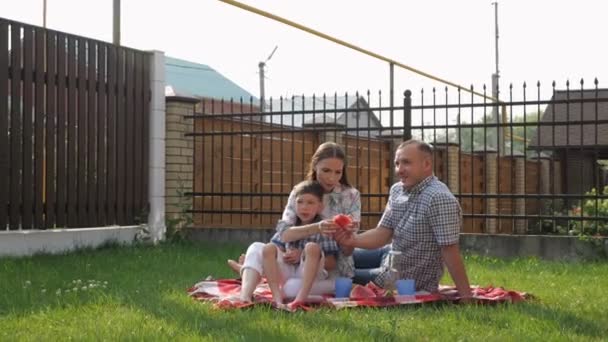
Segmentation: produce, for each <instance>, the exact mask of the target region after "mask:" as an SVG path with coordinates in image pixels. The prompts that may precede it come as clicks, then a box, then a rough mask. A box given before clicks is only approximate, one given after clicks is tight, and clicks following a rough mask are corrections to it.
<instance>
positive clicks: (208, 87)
mask: <svg viewBox="0 0 608 342" xmlns="http://www.w3.org/2000/svg"><path fill="white" fill-rule="evenodd" d="M165 77H166V89H165V93H166V95H174V96H188V97H205V98H214V99H222V98H223V99H225V100H230V98H232V99H234V100H235V101H238V100H239V99H241V98H242V99H243V101H246V102H249V99H250V98H251V97H253V99H254V100H253V101H254V103H258V102H259V100H258V99H257V98H256V97H254V96H253V95H252V94H251V93H249V92H248V91H247V90H245V89H243V88H241V87H240V86H238V85H237V84H236V83H234V82H232V81H231V80H229V79H227V78H226V77H224V76H223V75H222V74H220V73H219V72H217V71H216V70H214V69H213V68H211V67H209V66H207V65H204V64H200V63H194V62H189V61H185V60H182V59H178V58H173V57H169V56H166V57H165ZM169 87H170V88H169Z"/></svg>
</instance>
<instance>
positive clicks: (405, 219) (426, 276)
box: [336, 140, 471, 300]
mask: <svg viewBox="0 0 608 342" xmlns="http://www.w3.org/2000/svg"><path fill="white" fill-rule="evenodd" d="M395 171H396V173H397V175H398V176H399V178H400V182H398V183H396V184H394V185H393V186H392V187H391V190H390V195H389V199H388V204H387V206H386V209H385V210H384V214H383V215H382V218H381V219H380V222H379V223H378V226H377V227H376V228H374V229H371V230H369V231H366V232H364V233H362V234H358V235H354V234H349V233H348V232H344V233H339V234H337V235H336V240H337V241H338V242H339V243H340V244H342V245H345V246H352V247H359V248H365V249H374V248H379V247H382V246H384V245H386V244H387V243H391V242H392V249H393V250H396V251H400V252H401V253H402V255H401V256H398V257H397V258H396V260H395V265H396V269H397V271H398V272H399V278H401V279H414V280H415V281H416V289H417V290H426V291H429V292H436V291H437V287H438V285H439V280H440V279H441V276H442V274H443V264H444V263H445V265H446V266H447V269H448V271H449V272H450V275H451V276H452V279H453V280H454V283H455V284H456V288H457V289H458V292H459V294H460V297H461V298H463V299H465V300H467V299H468V298H470V297H471V289H470V287H469V280H468V278H467V274H466V271H465V268H464V264H463V262H462V258H461V256H460V248H459V246H458V242H459V233H460V226H461V218H462V212H461V209H460V205H459V203H458V201H457V200H456V198H455V197H454V195H452V193H451V192H450V190H449V188H448V187H447V186H446V185H445V184H443V183H442V182H441V181H439V180H438V179H437V177H435V176H434V175H433V150H432V147H431V146H430V145H428V144H427V143H425V142H423V141H419V140H408V141H405V142H403V143H401V144H400V145H399V146H398V147H397V150H396V151H395ZM384 266H385V267H384V271H383V272H381V273H380V274H379V275H378V276H377V277H376V278H375V279H374V280H373V282H374V283H375V284H376V285H379V286H382V287H388V286H389V285H390V282H391V274H390V272H389V270H388V267H386V266H388V265H387V264H386V263H385V265H384Z"/></svg>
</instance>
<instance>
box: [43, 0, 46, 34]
mask: <svg viewBox="0 0 608 342" xmlns="http://www.w3.org/2000/svg"><path fill="white" fill-rule="evenodd" d="M42 27H44V28H46V0H42Z"/></svg>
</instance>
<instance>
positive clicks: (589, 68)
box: [0, 0, 608, 103]
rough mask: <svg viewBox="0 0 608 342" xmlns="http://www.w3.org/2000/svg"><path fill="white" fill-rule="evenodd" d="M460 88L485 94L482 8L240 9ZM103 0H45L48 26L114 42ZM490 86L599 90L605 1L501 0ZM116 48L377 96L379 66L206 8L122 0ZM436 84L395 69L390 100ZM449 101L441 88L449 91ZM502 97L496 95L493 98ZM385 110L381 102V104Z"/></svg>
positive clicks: (490, 54) (275, 4) (35, 3)
mask: <svg viewBox="0 0 608 342" xmlns="http://www.w3.org/2000/svg"><path fill="white" fill-rule="evenodd" d="M242 2H243V3H246V4H248V5H250V6H253V7H257V8H259V9H262V10H264V11H267V12H271V13H273V14H275V15H278V16H281V17H284V18H286V19H289V20H291V21H295V22H297V23H299V24H302V25H305V26H308V27H310V28H313V29H315V30H317V31H321V32H323V33H325V34H328V35H330V36H334V37H336V38H338V39H341V40H344V41H347V42H349V43H351V44H354V45H356V46H359V47H361V48H364V49H367V50H371V51H373V52H375V53H377V54H380V55H383V56H385V57H388V58H391V59H393V60H396V61H398V62H400V63H403V64H406V65H408V66H411V67H413V68H416V69H419V70H422V71H424V72H426V73H429V74H433V75H435V76H437V77H440V78H443V79H447V80H449V81H451V82H453V83H457V84H460V85H462V86H464V87H467V88H468V87H469V86H471V85H473V86H474V87H475V89H476V90H481V88H482V86H483V85H484V84H487V85H488V86H489V85H490V80H491V74H492V73H493V72H494V69H495V47H494V42H495V31H494V7H493V6H492V1H490V0H467V1H450V0H443V1H440V0H425V1H420V0H417V1H410V0H374V1H370V0H367V1H361V0H331V1H328V0H307V1H287V0H242ZM42 3H43V1H42V0H19V1H14V0H13V1H11V0H0V17H4V18H8V19H12V20H17V21H21V22H26V23H29V24H35V25H42ZM112 3H113V1H112V0H80V1H77V0H47V6H48V10H47V26H48V27H49V28H52V29H56V30H60V31H64V32H68V33H73V34H78V35H82V36H87V37H92V38H96V39H100V40H104V41H111V40H112ZM498 12H499V30H500V32H499V34H500V39H499V63H500V65H499V69H500V75H501V78H500V86H501V89H503V90H506V88H507V87H508V86H509V84H513V87H514V88H513V89H514V90H513V91H514V98H520V97H521V96H523V95H522V94H523V91H522V88H523V87H522V85H523V83H524V82H526V83H527V85H528V90H527V91H528V94H527V97H528V98H535V97H536V90H535V89H534V87H535V86H536V83H537V82H538V81H540V82H541V85H542V88H541V93H542V95H541V97H545V96H546V95H547V94H549V95H550V92H551V82H552V81H555V82H556V86H557V88H558V89H564V88H565V87H566V85H565V83H566V81H567V80H570V82H571V88H574V89H579V88H580V79H581V78H584V79H585V87H592V86H593V79H594V78H596V77H597V78H598V80H599V86H600V87H604V88H607V87H608V86H605V84H608V64H607V61H608V44H606V34H607V33H608V20H605V15H606V13H608V2H606V1H601V0H597V1H592V0H579V1H555V0H554V1H548V0H502V1H499V5H498ZM121 16H122V25H121V43H122V44H123V45H126V46H129V47H133V48H136V49H142V50H160V51H164V52H165V53H166V54H167V55H170V56H172V57H177V58H181V59H186V60H189V61H193V62H198V63H202V64H206V65H209V66H210V67H212V68H214V69H216V70H217V71H219V72H220V73H222V74H223V75H224V76H226V77H228V78H229V79H231V80H232V81H234V82H235V83H237V84H239V85H240V86H241V87H243V88H245V89H246V90H248V91H249V92H250V93H252V94H254V95H256V96H258V95H259V75H258V63H259V62H260V61H263V60H265V59H266V58H267V57H268V55H269V54H270V52H271V51H272V50H273V49H274V47H275V46H278V49H277V51H276V53H275V54H274V56H273V57H272V59H271V60H270V61H268V62H267V69H266V76H267V78H266V80H265V85H266V95H267V96H273V97H278V96H292V95H302V94H304V95H307V96H309V95H312V94H316V95H322V94H324V93H326V94H328V95H333V94H334V93H338V95H342V94H344V93H345V92H348V93H349V94H354V92H356V91H359V92H363V93H365V92H367V91H368V90H369V91H371V92H372V94H377V93H378V92H379V91H382V93H383V94H384V95H383V96H385V95H386V94H387V93H388V89H389V66H388V64H387V63H386V62H384V61H380V60H377V59H374V58H372V57H370V56H367V55H363V54H361V53H359V52H356V51H353V50H351V49H348V48H346V47H343V46H339V45H336V44H335V43H332V42H329V41H326V40H324V39H322V38H319V37H316V36H313V35H311V34H309V33H306V32H303V31H300V30H298V29H295V28H292V27H289V26H286V25H284V24H282V23H279V22H275V21H272V20H270V19H267V18H264V17H261V16H259V15H257V14H253V13H250V12H247V11H244V10H242V9H240V8H237V7H234V6H231V5H228V4H225V3H223V2H220V1H216V0H172V1H149V0H148V1H146V0H122V13H121ZM433 87H437V88H438V89H441V90H443V89H444V85H443V84H440V83H437V82H435V81H432V80H429V79H426V78H424V77H421V76H419V75H416V74H415V73H412V72H410V71H407V70H403V69H400V68H396V69H395V91H396V94H397V95H396V96H397V97H400V96H401V94H403V91H404V90H406V89H411V90H412V91H413V92H414V94H419V92H420V91H421V89H424V90H425V94H427V96H428V94H430V92H431V89H432V88H433ZM450 91H451V90H450ZM503 93H504V92H503ZM385 103H386V102H385Z"/></svg>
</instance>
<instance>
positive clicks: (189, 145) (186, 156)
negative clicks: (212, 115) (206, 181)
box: [165, 97, 198, 219]
mask: <svg viewBox="0 0 608 342" xmlns="http://www.w3.org/2000/svg"><path fill="white" fill-rule="evenodd" d="M197 101H198V100H196V99H192V98H183V97H167V99H166V103H167V104H166V107H167V114H166V120H167V121H166V130H167V132H166V140H165V153H166V156H165V164H166V181H165V196H166V199H165V203H166V204H165V215H166V217H167V219H172V218H175V217H176V216H178V215H179V214H181V211H182V208H180V207H179V206H178V203H179V201H180V200H181V201H184V199H183V198H182V199H180V196H179V192H180V191H181V192H189V191H192V171H193V170H192V167H193V166H192V165H193V158H194V142H193V139H191V138H186V137H185V136H184V135H185V134H186V133H191V132H193V123H194V120H192V119H189V118H186V117H187V116H189V115H193V114H194V108H195V104H196V103H197Z"/></svg>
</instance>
